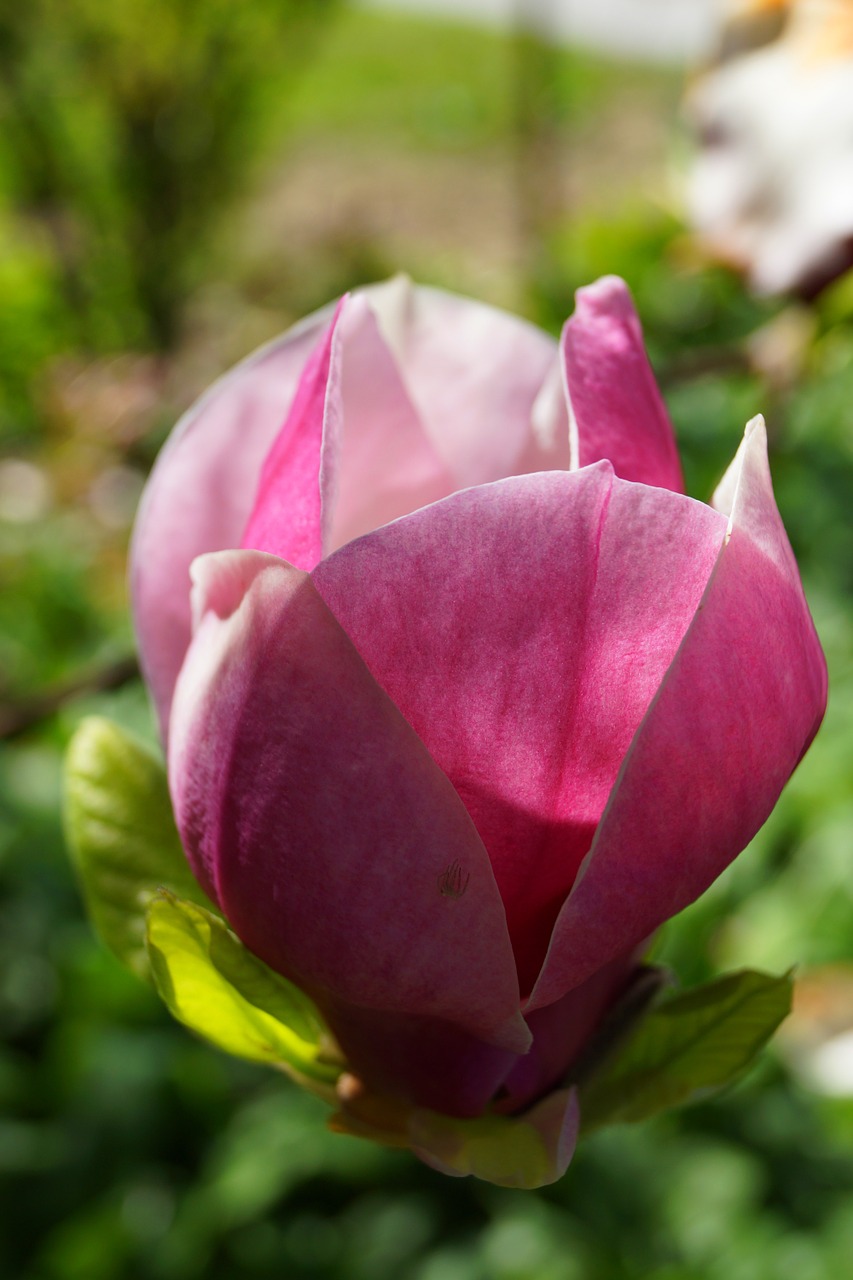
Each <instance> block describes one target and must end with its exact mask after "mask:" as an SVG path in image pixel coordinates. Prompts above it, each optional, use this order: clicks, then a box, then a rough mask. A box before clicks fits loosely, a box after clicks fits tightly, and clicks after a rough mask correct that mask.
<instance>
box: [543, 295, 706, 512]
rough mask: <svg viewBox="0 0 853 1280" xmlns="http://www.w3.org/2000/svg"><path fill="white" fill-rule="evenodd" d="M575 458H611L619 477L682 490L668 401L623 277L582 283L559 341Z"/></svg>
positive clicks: (580, 462)
mask: <svg viewBox="0 0 853 1280" xmlns="http://www.w3.org/2000/svg"><path fill="white" fill-rule="evenodd" d="M561 348H562V355H563V361H564V370H565V377H566V389H567V395H568V399H569V406H570V418H571V420H572V423H573V435H574V440H573V450H574V451H575V454H576V462H575V465H576V466H579V467H585V466H587V465H588V464H589V463H592V462H598V460H599V459H600V458H608V459H609V460H610V461H611V462H612V463H613V467H614V470H615V471H616V474H617V476H621V477H622V479H623V480H635V481H637V482H639V483H640V484H650V485H655V486H656V487H657V488H660V489H673V490H675V492H676V493H683V492H684V481H683V479H682V475H681V464H680V462H679V460H678V450H677V448H676V444H675V436H674V435H673V431H672V426H671V424H670V421H669V415H668V414H667V411H666V406H665V405H664V403H663V400H662V399H661V395H660V392H659V391H658V388H657V383H656V382H655V376H654V374H653V373H652V370H651V366H650V365H649V361H648V358H647V356H646V350H645V346H644V345H643V331H642V329H641V327H640V321H639V317H638V316H637V313H636V311H635V310H634V304H633V302H632V300H631V294H630V292H629V290H628V286H627V285H626V284H625V282H624V280H620V279H619V278H618V277H617V276H604V277H603V278H602V279H601V280H598V281H597V282H596V283H595V284H592V285H589V287H588V288H586V289H579V290H578V293H577V306H576V310H575V313H574V315H573V316H572V317H571V319H570V320H568V321H567V322H566V325H565V328H564V329H563V337H562V341H561Z"/></svg>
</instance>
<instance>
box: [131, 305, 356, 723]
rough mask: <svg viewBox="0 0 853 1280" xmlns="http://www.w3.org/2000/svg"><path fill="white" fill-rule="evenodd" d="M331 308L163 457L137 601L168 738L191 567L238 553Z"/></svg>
mask: <svg viewBox="0 0 853 1280" xmlns="http://www.w3.org/2000/svg"><path fill="white" fill-rule="evenodd" d="M330 319H331V309H327V310H326V311H324V312H320V313H319V314H318V315H316V316H312V317H310V318H309V319H308V320H306V321H304V322H303V323H302V324H300V325H298V326H297V327H296V328H294V329H291V330H289V331H288V332H287V333H286V334H284V336H283V337H281V338H279V339H278V340H277V341H276V342H274V343H271V344H270V345H269V346H267V347H264V348H263V349H262V350H261V351H258V352H257V353H256V354H255V355H253V356H251V357H250V358H249V359H248V360H245V361H244V362H243V363H242V364H240V365H238V366H237V368H236V369H234V370H233V371H232V372H231V373H229V374H228V375H227V376H226V377H225V378H223V379H221V380H220V381H219V382H217V383H216V384H215V385H214V386H213V387H212V388H211V389H210V391H209V392H208V393H207V394H206V395H205V396H204V397H203V398H202V399H201V400H199V401H198V403H197V404H195V405H193V407H192V408H191V409H190V410H189V411H188V412H187V413H186V414H185V415H184V417H183V418H182V419H181V421H180V422H179V423H178V425H177V427H176V428H175V430H174V431H173V432H172V435H171V436H170V438H169V441H168V443H167V445H166V447H165V448H164V449H163V450H162V451H161V453H160V456H159V457H158V459H157V462H156V465H155V467H154V470H153V471H152V473H151V477H150V479H149V481H148V484H147V486H146V489H145V495H144V497H143V500H142V503H141V505H140V508H139V513H138V515H137V518H136V526H135V529H134V535H133V545H132V548H131V593H132V598H133V612H134V623H135V627H136V635H137V640H138V643H139V650H140V656H141V661H142V669H143V673H144V675H145V680H146V682H147V684H148V687H149V689H150V690H151V694H152V697H153V699H154V703H155V706H156V708H157V712H158V715H159V719H160V727H161V730H162V731H163V732H164V733H165V729H166V726H167V725H168V721H169V707H170V705H171V701H172V691H173V689H174V686H175V681H176V679H177V677H178V671H179V670H180V666H181V663H182V662H183V659H184V654H185V653H186V651H187V646H188V645H189V642H190V601H189V585H188V584H189V567H190V564H191V563H192V561H193V560H194V559H195V557H196V556H197V555H200V554H201V553H202V552H204V551H219V550H221V549H224V548H226V547H236V546H239V543H240V539H241V536H242V534H243V530H244V528H245V525H246V521H247V519H248V517H249V513H250V511H251V510H252V504H253V502H254V500H255V491H256V489H257V484H258V476H259V475H260V471H261V465H262V463H263V460H264V458H265V456H266V454H267V452H268V451H269V448H270V446H271V445H272V443H273V441H274V440H275V438H276V435H277V434H278V432H279V431H280V430H281V426H282V423H283V422H284V420H285V418H286V416H287V413H288V409H289V407H290V403H291V401H292V399H293V397H294V394H295V392H296V388H297V385H298V383H299V379H300V376H301V373H302V369H303V366H304V365H305V362H306V360H307V359H308V357H309V355H310V353H311V351H312V350H313V348H314V347H315V346H316V344H317V341H318V340H319V338H320V336H321V335H322V333H323V330H324V329H325V328H326V327H327V326H328V324H329V321H330Z"/></svg>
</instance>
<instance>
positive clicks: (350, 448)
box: [242, 290, 454, 569]
mask: <svg viewBox="0 0 853 1280" xmlns="http://www.w3.org/2000/svg"><path fill="white" fill-rule="evenodd" d="M369 294H370V291H369V290H368V291H366V292H365V293H363V294H360V295H351V296H348V297H346V298H344V299H342V301H341V303H340V305H339V308H338V311H337V313H336V316H335V321H334V322H333V324H332V326H331V328H330V330H329V332H328V334H327V335H326V338H325V340H324V342H323V343H322V345H321V346H320V347H319V348H318V349H317V351H316V352H315V354H314V355H313V356H312V358H311V361H310V362H309V364H308V365H307V366H306V369H305V373H304V374H303V379H302V382H301V384H300V389H299V391H298V392H297V396H296V399H295V401H294V404H293V408H292V410H291V413H290V416H289V417H288V420H287V422H285V424H284V426H283V428H282V431H281V434H280V436H279V438H278V439H277V440H276V441H275V443H274V445H273V447H272V449H271V450H270V453H269V456H268V458H267V460H266V462H265V463H264V467H263V471H262V475H261V482H260V485H259V487H258V494H257V499H256V502H255V507H254V509H253V511H252V514H251V517H250V519H249V523H248V525H247V527H246V532H245V534H244V535H243V542H242V545H243V546H244V547H246V548H253V549H255V550H258V551H268V552H270V553H271V554H272V555H276V556H279V557H281V558H282V559H284V560H287V561H288V562H289V563H291V564H293V565H295V566H296V567H297V568H299V569H312V568H313V567H314V565H315V564H317V562H318V561H319V560H320V559H322V557H323V556H324V555H326V554H328V553H329V552H330V551H331V550H333V549H334V548H335V547H338V546H342V545H343V544H344V543H346V542H349V541H350V539H351V538H355V537H358V536H359V535H360V534H363V533H367V532H369V531H370V530H371V529H375V528H376V527H377V526H378V525H382V524H386V523H387V522H388V521H389V520H394V519H396V518H397V517H398V516H401V515H405V514H407V513H408V512H409V511H414V510H416V509H417V508H418V507H421V506H424V505H426V504H427V503H430V502H434V501H436V500H437V499H438V498H443V497H445V496H446V495H447V494H448V493H451V492H452V491H453V488H454V484H453V481H452V479H451V477H450V475H449V473H448V471H447V470H446V468H445V467H444V464H443V463H442V462H441V459H440V458H439V457H438V454H437V453H436V451H435V449H434V448H433V446H432V444H431V443H430V441H429V439H428V438H427V436H426V435H425V433H424V429H423V426H422V425H421V422H420V419H419V417H418V415H417V412H416V411H415V409H414V407H413V405H412V402H411V400H410V399H409V396H408V393H407V392H406V389H405V387H404V386H403V384H402V382H401V380H400V374H399V371H398V369H397V366H396V363H395V361H394V357H393V355H392V353H391V352H390V351H389V349H388V347H387V345H386V343H385V341H384V339H383V337H382V335H381V333H380V331H379V328H378V325H377V322H376V318H375V316H374V313H373V310H372V308H371V306H370V305H369V303H368V297H369Z"/></svg>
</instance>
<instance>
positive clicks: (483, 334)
mask: <svg viewBox="0 0 853 1280" xmlns="http://www.w3.org/2000/svg"><path fill="white" fill-rule="evenodd" d="M368 299H369V302H370V305H371V307H372V308H373V309H374V311H375V314H376V317H377V320H378V322H379V326H380V328H381V330H382V332H383V334H384V335H385V339H386V341H387V342H388V345H389V347H390V348H391V350H392V351H393V352H394V354H395V356H396V359H397V363H398V366H399V369H400V373H401V376H402V379H403V382H404V384H405V385H406V387H407V388H408V391H409V394H410V396H411V398H412V402H413V403H414V404H415V405H416V406H417V410H418V413H419V415H420V417H421V420H422V421H423V423H424V425H425V428H426V431H427V433H428V435H429V437H430V439H431V440H432V441H433V443H434V445H435V448H436V449H437V451H438V453H439V454H440V455H441V457H442V458H443V459H444V462H445V464H446V466H447V467H448V469H449V470H450V472H451V474H452V476H453V478H454V484H453V488H454V489H456V488H463V487H466V486H468V485H475V484H485V483H487V482H488V481H491V480H499V479H501V478H502V477H504V476H511V475H518V474H520V473H522V472H527V471H547V470H558V469H563V468H567V467H568V465H569V448H568V438H567V434H566V431H565V430H561V428H562V427H565V422H564V421H563V420H554V421H551V420H549V421H548V422H547V423H543V422H542V421H541V419H540V420H539V421H537V420H536V415H535V413H534V405H535V403H536V400H537V397H538V396H539V392H540V390H541V388H542V386H543V383H544V382H545V380H546V378H547V377H548V376H549V374H550V372H551V370H552V368H553V366H554V364H555V359H556V355H557V349H556V344H555V342H554V340H553V338H551V337H549V335H548V334H546V333H543V332H542V331H541V330H540V329H537V328H535V327H534V326H533V325H531V324H528V323H527V322H526V321H524V320H520V319H518V317H516V316H512V315H509V314H508V313H506V312H504V311H500V310H498V309H497V308H495V307H488V306H484V305H483V304H482V303H477V302H472V301H471V300H470V299H468V298H460V297H457V296H455V295H454V294H450V293H444V292H443V291H442V290H440V289H429V288H423V287H419V288H416V289H414V288H412V286H411V283H410V282H409V281H408V280H407V279H406V277H405V276H398V277H397V278H396V279H395V280H391V281H389V282H388V283H387V284H385V285H381V286H379V287H378V288H375V289H372V290H371V291H370V293H369V295H368Z"/></svg>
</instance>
